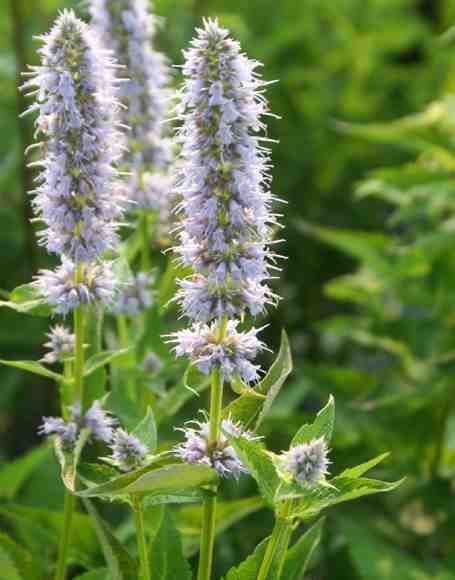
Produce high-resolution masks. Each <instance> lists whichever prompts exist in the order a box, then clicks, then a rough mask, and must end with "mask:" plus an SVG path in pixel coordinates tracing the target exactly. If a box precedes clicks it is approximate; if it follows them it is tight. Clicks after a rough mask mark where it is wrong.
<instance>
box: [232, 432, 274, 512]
mask: <svg viewBox="0 0 455 580" xmlns="http://www.w3.org/2000/svg"><path fill="white" fill-rule="evenodd" d="M225 435H226V437H227V438H228V439H229V442H230V443H231V445H232V446H233V447H234V449H235V450H236V451H237V453H238V454H239V456H240V458H241V459H242V461H243V462H244V463H245V465H246V466H247V467H248V470H249V472H250V473H251V475H252V476H253V477H254V479H255V480H256V483H257V484H258V486H259V491H260V493H261V496H262V497H263V498H264V500H265V501H266V502H267V504H269V505H271V506H273V505H274V499H275V493H276V490H277V488H278V485H279V478H278V474H277V472H276V469H275V465H274V463H273V461H272V458H271V456H270V454H269V453H268V451H267V450H266V449H265V447H264V444H263V443H262V442H260V441H251V440H248V439H245V438H244V437H232V436H230V435H228V434H227V433H226V434H225Z"/></svg>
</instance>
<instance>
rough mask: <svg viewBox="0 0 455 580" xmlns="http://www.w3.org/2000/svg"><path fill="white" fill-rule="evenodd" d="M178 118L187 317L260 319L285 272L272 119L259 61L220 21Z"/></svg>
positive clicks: (204, 44)
mask: <svg viewBox="0 0 455 580" xmlns="http://www.w3.org/2000/svg"><path fill="white" fill-rule="evenodd" d="M184 56H185V63H184V65H183V75H184V77H185V80H184V84H183V88H182V90H181V95H180V96H181V103H180V106H179V107H178V110H177V113H178V116H179V117H180V120H181V121H182V126H181V128H180V130H179V132H178V134H177V139H178V141H180V142H181V146H182V150H181V156H180V165H179V169H178V174H177V178H176V183H177V191H178V193H179V194H180V195H181V196H182V198H183V199H182V202H181V203H180V204H179V206H178V209H179V211H180V212H181V213H182V214H183V219H182V225H181V230H180V233H179V245H178V247H177V248H176V252H177V254H178V255H179V257H180V261H181V262H182V264H183V265H186V266H191V267H192V268H193V271H194V273H195V274H196V278H195V279H193V280H192V281H188V280H184V281H181V291H180V293H179V294H178V296H177V299H178V301H179V302H180V305H181V307H182V311H183V313H184V314H185V315H186V316H188V317H189V318H190V319H193V320H196V321H199V322H207V321H209V320H210V319H212V318H220V317H221V316H223V315H227V316H228V317H233V316H235V317H239V316H240V315H241V314H242V313H243V312H244V311H245V310H249V311H250V313H251V314H252V315H256V314H258V313H260V312H262V311H263V310H264V307H265V305H266V304H268V303H275V302H276V296H274V295H273V294H272V293H271V291H270V290H269V288H268V286H267V279H268V278H269V277H270V273H271V270H273V269H276V266H275V265H274V262H275V258H276V257H277V256H276V255H274V254H273V253H272V252H271V250H270V244H271V229H272V227H274V226H275V225H277V216H276V215H275V214H273V213H271V203H272V199H273V198H272V195H271V193H270V190H269V187H270V176H269V174H268V171H269V168H270V155H269V151H268V150H267V149H266V148H264V147H263V146H262V145H261V140H262V138H261V137H260V135H258V133H259V132H262V131H263V130H264V129H265V125H264V123H263V121H262V118H263V116H264V115H266V114H269V113H268V107H267V102H266V100H265V98H264V96H263V89H264V86H265V85H266V84H267V83H266V82H264V81H263V80H262V79H261V78H260V76H259V74H258V73H257V72H256V69H257V68H258V67H259V63H258V62H255V61H251V60H249V59H248V58H247V57H246V56H245V55H244V54H242V53H241V51H240V45H239V44H238V42H236V41H234V40H232V39H230V38H229V36H228V31H227V30H225V29H223V28H220V27H219V26H218V23H217V21H216V20H205V21H204V24H203V27H202V28H200V29H198V30H197V36H196V38H195V39H194V40H193V42H192V45H191V48H190V49H189V50H188V51H186V52H184Z"/></svg>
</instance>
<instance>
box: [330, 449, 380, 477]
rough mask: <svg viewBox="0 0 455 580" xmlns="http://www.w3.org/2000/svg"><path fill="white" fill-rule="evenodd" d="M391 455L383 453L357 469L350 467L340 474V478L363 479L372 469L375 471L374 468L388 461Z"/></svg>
mask: <svg viewBox="0 0 455 580" xmlns="http://www.w3.org/2000/svg"><path fill="white" fill-rule="evenodd" d="M389 455H390V453H381V455H378V456H377V457H374V458H373V459H370V460H369V461H366V462H365V463H361V464H360V465H357V466H356V467H350V468H348V469H345V470H344V471H342V472H341V473H340V475H339V476H338V477H351V478H355V477H361V476H362V475H363V474H364V473H366V472H367V471H370V469H373V467H376V465H378V464H379V463H381V462H382V461H384V459H386V458H387V457H388V456H389Z"/></svg>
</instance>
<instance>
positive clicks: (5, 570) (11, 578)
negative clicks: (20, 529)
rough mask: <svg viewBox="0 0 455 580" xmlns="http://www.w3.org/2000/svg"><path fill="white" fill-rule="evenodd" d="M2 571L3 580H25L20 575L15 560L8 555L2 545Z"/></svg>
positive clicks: (0, 558)
mask: <svg viewBox="0 0 455 580" xmlns="http://www.w3.org/2000/svg"><path fill="white" fill-rule="evenodd" d="M0 569H1V571H2V575H3V578H8V580H23V578H22V576H20V574H19V570H18V569H17V567H16V564H15V563H14V559H13V558H12V557H11V556H10V555H9V554H8V552H7V551H6V550H5V548H3V546H1V544H0Z"/></svg>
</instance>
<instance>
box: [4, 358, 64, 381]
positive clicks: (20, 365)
mask: <svg viewBox="0 0 455 580" xmlns="http://www.w3.org/2000/svg"><path fill="white" fill-rule="evenodd" d="M0 364H2V365H5V366H7V367H14V368H16V369H21V370H23V371H27V372H29V373H33V374H34V375H40V376H42V377H47V378H48V379H53V380H54V381H57V382H60V381H61V380H62V379H63V375H61V374H59V373H55V372H54V371H51V370H49V369H48V368H47V367H45V366H44V365H42V364H40V363H39V362H36V361H33V360H0Z"/></svg>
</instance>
